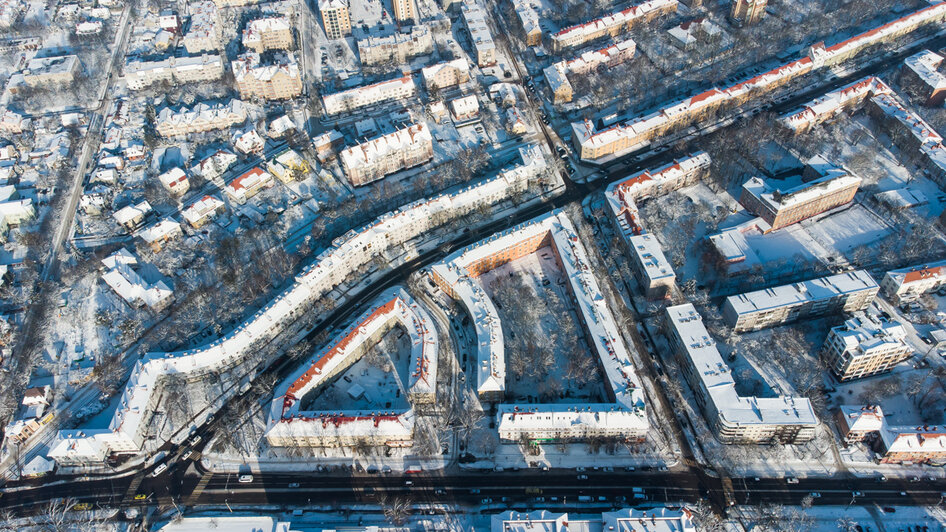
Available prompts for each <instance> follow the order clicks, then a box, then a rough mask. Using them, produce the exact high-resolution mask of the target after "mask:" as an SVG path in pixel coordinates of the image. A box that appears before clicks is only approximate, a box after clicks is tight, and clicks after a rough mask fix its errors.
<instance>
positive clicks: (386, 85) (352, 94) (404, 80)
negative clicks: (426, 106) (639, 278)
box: [322, 76, 417, 116]
mask: <svg viewBox="0 0 946 532" xmlns="http://www.w3.org/2000/svg"><path fill="white" fill-rule="evenodd" d="M415 94H417V87H416V86H415V85H414V81H413V80H412V79H411V77H410V76H403V77H400V78H396V79H392V80H388V81H382V82H380V83H375V84H373V85H366V86H364V87H356V88H354V89H349V90H347V91H342V92H336V93H335V94H326V95H324V96H322V106H323V108H324V109H325V114H327V115H328V116H332V115H337V114H339V113H345V112H350V111H354V110H356V109H361V108H362V107H367V106H369V105H374V104H376V103H382V102H389V101H396V100H403V99H407V98H410V97H412V96H414V95H415Z"/></svg>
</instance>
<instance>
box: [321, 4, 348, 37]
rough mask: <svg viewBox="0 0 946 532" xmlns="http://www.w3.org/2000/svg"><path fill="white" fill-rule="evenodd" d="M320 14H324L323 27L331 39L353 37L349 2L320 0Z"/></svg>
mask: <svg viewBox="0 0 946 532" xmlns="http://www.w3.org/2000/svg"><path fill="white" fill-rule="evenodd" d="M319 12H320V13H322V26H324V28H325V36H326V37H328V38H329V39H341V38H342V37H344V36H346V35H351V18H349V15H348V2H346V1H345V0H320V1H319Z"/></svg>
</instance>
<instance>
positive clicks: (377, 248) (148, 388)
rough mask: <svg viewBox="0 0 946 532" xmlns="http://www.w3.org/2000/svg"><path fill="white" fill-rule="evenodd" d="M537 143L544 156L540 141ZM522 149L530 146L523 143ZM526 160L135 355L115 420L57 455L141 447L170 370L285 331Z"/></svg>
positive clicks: (504, 184)
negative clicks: (170, 346) (250, 304)
mask: <svg viewBox="0 0 946 532" xmlns="http://www.w3.org/2000/svg"><path fill="white" fill-rule="evenodd" d="M532 149H534V150H536V153H537V156H538V157H541V150H540V149H539V148H537V147H533V148H532ZM520 152H522V153H525V152H528V150H527V149H526V148H520ZM532 164H538V163H532ZM543 167H544V160H543ZM521 168H522V167H518V168H516V169H512V170H509V171H506V172H503V173H501V174H499V175H498V176H496V177H494V178H491V179H487V180H485V181H481V182H479V183H477V184H475V185H471V186H469V187H467V188H463V189H460V190H458V191H456V192H454V193H452V194H443V195H439V196H435V197H433V198H430V199H427V200H421V201H417V202H414V203H411V204H408V205H404V206H402V207H400V208H399V209H397V210H395V211H392V212H389V213H386V214H384V215H382V216H380V217H379V218H377V219H376V220H375V221H373V222H372V223H371V224H369V225H367V226H364V227H361V228H358V229H353V230H351V231H349V232H348V233H346V234H345V235H343V236H341V237H339V238H338V239H336V240H335V241H334V242H333V243H332V246H331V247H330V248H328V249H326V250H325V251H323V252H322V253H320V254H319V255H318V256H317V257H316V258H315V261H314V262H313V263H312V264H311V265H309V266H308V267H306V268H304V269H303V270H302V271H301V272H300V273H299V274H298V275H297V276H296V279H295V283H293V284H292V285H291V286H290V287H289V288H287V289H286V290H284V291H283V292H281V293H280V294H279V295H277V296H276V297H275V298H274V299H273V300H272V301H271V302H270V303H269V304H268V305H266V306H265V307H264V308H262V309H260V310H259V311H257V312H256V313H255V314H254V315H253V316H251V317H250V318H248V319H247V321H245V322H244V323H243V324H241V325H240V326H239V327H237V328H235V329H233V330H232V331H230V332H229V333H227V334H226V335H224V336H222V337H220V338H218V339H216V340H214V341H212V342H211V343H209V344H208V345H205V346H201V347H197V348H194V349H190V350H186V351H179V352H175V353H150V354H148V355H145V357H144V358H142V359H141V360H139V361H138V362H137V363H136V365H135V369H134V370H133V371H132V374H131V377H130V378H129V380H128V382H127V384H126V386H125V389H124V392H123V393H122V397H121V399H120V400H119V404H118V408H117V410H116V411H115V414H114V416H113V417H112V420H111V423H110V424H109V427H108V428H107V429H103V430H96V431H83V430H78V431H63V432H60V433H59V437H58V439H57V441H55V442H54V444H53V446H52V450H51V451H50V453H49V456H50V458H55V459H56V461H57V463H59V464H60V465H64V464H68V465H72V464H89V463H96V462H99V463H100V462H101V461H102V460H103V459H104V457H105V456H106V455H107V454H108V453H110V452H118V453H137V452H139V451H140V449H141V446H142V443H143V441H144V437H145V434H144V431H143V429H144V427H143V426H142V424H143V421H144V420H146V419H148V418H149V417H150V415H151V413H152V412H153V409H154V408H155V406H156V404H155V403H156V401H157V398H158V397H159V396H160V394H157V393H154V392H155V391H156V390H157V389H158V388H159V387H160V379H161V378H163V377H164V376H166V375H169V374H171V373H179V374H188V373H194V372H200V371H204V370H208V369H220V368H228V367H232V366H234V365H235V364H237V363H239V362H240V361H242V360H243V359H244V357H245V356H246V355H247V354H248V353H252V352H256V351H258V350H259V349H261V348H262V347H263V346H264V345H266V343H267V342H268V341H269V340H271V339H272V338H275V337H276V336H277V335H279V334H280V333H282V332H284V331H286V330H287V329H288V330H294V329H293V326H294V325H295V324H296V321H297V319H298V318H299V317H300V316H302V315H304V314H305V313H306V312H308V311H309V310H310V309H311V308H312V305H314V303H315V302H316V301H318V300H319V298H321V297H322V296H324V295H325V294H328V293H329V292H330V291H331V290H333V289H334V288H335V287H337V286H338V285H339V284H340V283H342V282H343V281H346V280H348V279H349V278H350V277H351V275H352V273H353V272H356V271H357V270H358V269H359V268H361V267H362V266H365V265H367V264H370V263H371V261H372V260H373V258H374V257H375V256H376V255H379V254H380V253H383V252H384V251H385V250H386V249H388V248H390V247H392V246H397V245H400V244H402V243H404V242H407V241H409V240H412V239H414V238H416V237H417V236H419V235H421V234H424V233H426V232H427V231H429V230H430V229H433V228H435V227H438V226H439V225H441V224H442V223H444V221H440V222H437V221H435V220H443V219H444V218H446V219H447V220H449V219H451V218H454V217H458V216H463V215H466V214H469V213H471V212H474V211H475V210H476V209H477V208H479V207H481V206H484V205H486V206H491V205H495V204H497V203H499V202H501V201H503V200H504V199H506V198H507V197H509V195H510V194H513V193H515V192H517V191H522V190H525V188H526V184H527V183H526V182H527V180H528V179H529V178H530V177H531V174H529V173H528V172H527V171H526V170H522V169H521Z"/></svg>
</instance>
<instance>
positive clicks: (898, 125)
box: [867, 93, 946, 187]
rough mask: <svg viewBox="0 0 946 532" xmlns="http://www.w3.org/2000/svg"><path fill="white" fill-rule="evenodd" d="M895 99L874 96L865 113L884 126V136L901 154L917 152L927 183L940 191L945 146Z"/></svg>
mask: <svg viewBox="0 0 946 532" xmlns="http://www.w3.org/2000/svg"><path fill="white" fill-rule="evenodd" d="M895 96H896V94H895V93H890V94H878V95H876V96H874V97H873V98H871V99H870V101H869V102H868V104H867V110H868V112H870V113H871V114H873V115H874V116H876V117H877V118H878V119H880V120H881V121H882V123H884V124H886V125H887V134H888V135H889V136H890V138H891V140H893V142H894V143H895V144H896V145H897V147H899V148H900V150H901V151H905V152H910V151H919V152H920V155H922V156H923V159H925V160H926V163H927V164H928V166H927V169H928V170H929V171H930V177H931V179H933V181H935V182H936V183H937V184H939V186H940V187H946V146H944V145H943V137H942V135H940V134H939V133H938V132H937V131H936V130H935V129H933V126H931V125H930V124H929V123H928V122H926V121H925V120H923V119H922V118H921V117H920V116H919V115H918V114H916V113H914V112H913V111H911V110H909V109H907V108H906V107H904V106H903V104H902V103H900V102H899V101H898V100H897V98H896V97H895Z"/></svg>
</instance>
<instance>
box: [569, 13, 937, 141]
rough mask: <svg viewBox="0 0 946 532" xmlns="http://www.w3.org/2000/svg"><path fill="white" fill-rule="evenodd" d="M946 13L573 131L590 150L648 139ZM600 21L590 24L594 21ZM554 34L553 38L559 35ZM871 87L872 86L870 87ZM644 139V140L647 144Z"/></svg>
mask: <svg viewBox="0 0 946 532" xmlns="http://www.w3.org/2000/svg"><path fill="white" fill-rule="evenodd" d="M944 14H946V2H936V3H935V4H933V5H931V6H928V7H925V8H923V9H919V10H917V11H914V12H913V13H910V14H907V15H905V16H903V17H900V18H898V19H897V20H894V21H892V22H889V23H886V24H883V25H881V26H878V27H876V28H873V29H870V30H868V31H866V32H863V33H861V34H858V35H856V36H854V37H852V38H850V39H847V40H845V41H843V42H840V43H838V44H836V45H834V46H830V47H812V50H811V51H810V53H809V56H808V57H804V58H802V59H798V60H796V61H792V62H789V63H787V64H785V65H782V66H780V67H778V68H775V69H772V70H770V71H768V72H765V73H763V74H759V75H757V76H755V77H753V78H750V79H747V80H745V81H742V82H740V83H737V84H735V85H732V86H730V87H728V88H726V89H719V88H715V87H714V88H711V89H709V90H707V91H704V92H702V93H700V94H697V95H695V96H691V97H689V98H686V99H684V100H682V101H680V102H677V103H674V104H671V105H669V106H667V107H664V108H663V109H660V110H658V111H656V112H654V113H651V114H648V115H645V116H641V117H638V118H635V119H633V120H631V121H629V122H625V123H622V124H618V125H615V126H612V127H610V128H608V129H605V130H602V131H595V129H594V126H593V125H592V124H591V122H590V121H583V122H574V123H572V133H573V135H574V138H575V140H576V141H577V142H578V145H580V146H582V148H583V149H584V148H585V147H587V148H589V149H595V148H600V147H603V146H606V145H609V144H610V143H612V142H615V141H616V140H620V139H622V138H642V139H643V138H645V136H642V135H641V134H642V133H644V132H649V131H653V130H655V129H657V128H661V127H664V126H665V125H666V124H667V123H668V122H669V121H673V120H674V119H676V118H679V115H680V114H681V113H682V114H685V115H687V116H694V113H697V112H699V110H700V109H702V108H705V107H707V106H708V105H711V104H712V105H715V104H717V103H718V102H720V101H722V100H727V99H734V98H741V97H743V96H745V95H747V94H750V93H752V92H755V91H758V93H759V94H764V93H766V92H767V89H768V88H769V87H772V86H780V85H781V84H783V83H784V82H785V80H788V79H792V78H794V77H796V76H798V75H800V74H803V73H805V72H808V71H811V70H812V69H814V68H821V66H822V65H824V64H825V62H826V61H828V60H829V59H831V58H833V57H845V56H846V55H845V54H850V53H852V52H853V51H856V50H860V49H863V48H865V47H867V46H869V45H871V44H874V43H879V42H884V41H885V40H887V39H890V38H892V37H895V36H897V35H899V34H900V33H901V32H903V31H904V30H905V28H909V27H912V26H914V25H917V24H922V23H925V22H930V21H935V20H939V19H941V18H942V17H943V16H944ZM596 22H597V21H594V22H592V23H588V24H594V23H596ZM584 26H587V25H582V26H576V27H575V28H569V29H567V30H562V32H559V34H562V33H564V32H570V31H592V30H591V29H583V27H584ZM559 34H556V36H553V40H555V39H556V37H557V36H558V35H559ZM865 81H867V83H868V84H870V83H873V82H874V81H877V80H876V78H866V80H865ZM866 90H869V88H866ZM814 103H815V104H816V105H817V104H822V105H829V106H832V107H834V108H835V109H836V108H837V107H836V102H833V101H825V102H818V100H816V101H815V102H814ZM812 112H814V113H818V110H815V109H803V110H801V111H799V112H798V113H794V114H792V115H791V116H789V117H788V119H787V120H786V123H787V124H789V125H790V127H796V126H797V123H798V121H799V120H804V119H805V116H806V115H808V114H810V113H812ZM643 142H644V141H642V143H643Z"/></svg>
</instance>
